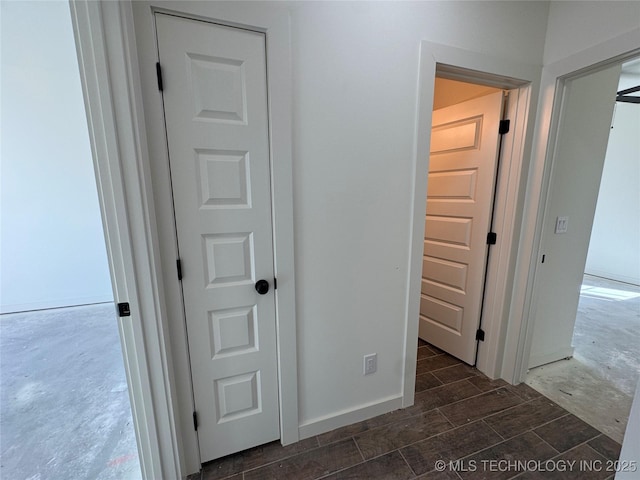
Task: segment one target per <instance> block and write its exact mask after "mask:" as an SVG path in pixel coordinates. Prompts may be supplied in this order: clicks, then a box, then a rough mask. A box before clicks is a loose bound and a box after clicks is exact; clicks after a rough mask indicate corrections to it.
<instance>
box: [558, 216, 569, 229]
mask: <svg viewBox="0 0 640 480" xmlns="http://www.w3.org/2000/svg"><path fill="white" fill-rule="evenodd" d="M568 228H569V217H557V218H556V231H555V233H567V230H568Z"/></svg>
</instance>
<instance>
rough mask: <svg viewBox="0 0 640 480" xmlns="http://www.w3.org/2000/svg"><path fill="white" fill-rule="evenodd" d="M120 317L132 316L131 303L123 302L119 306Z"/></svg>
mask: <svg viewBox="0 0 640 480" xmlns="http://www.w3.org/2000/svg"><path fill="white" fill-rule="evenodd" d="M118 316H119V317H130V316H131V308H130V307H129V302H123V303H119V304H118Z"/></svg>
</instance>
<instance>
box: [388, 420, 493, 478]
mask: <svg viewBox="0 0 640 480" xmlns="http://www.w3.org/2000/svg"><path fill="white" fill-rule="evenodd" d="M500 441H502V439H501V438H500V437H499V436H498V434H497V433H495V432H494V431H493V430H491V429H490V428H489V426H488V425H487V424H486V423H484V422H483V421H478V422H474V423H471V424H469V425H465V426H463V427H459V428H456V429H454V430H449V431H448V432H444V433H441V434H440V435H436V436H435V437H431V438H428V439H426V440H423V441H421V442H418V443H414V444H413V445H409V446H408V447H404V448H403V449H401V450H400V452H401V453H402V456H403V457H404V458H405V460H406V461H407V463H408V464H409V466H410V467H411V468H412V469H413V471H414V472H415V473H416V474H417V475H422V474H423V473H427V472H430V471H431V470H433V469H434V468H435V464H434V462H435V461H436V460H444V461H446V462H448V461H450V460H455V459H457V458H462V457H466V456H467V455H470V454H472V453H475V452H477V451H479V450H482V449H484V448H487V447H490V446H492V445H494V444H496V443H498V442H500Z"/></svg>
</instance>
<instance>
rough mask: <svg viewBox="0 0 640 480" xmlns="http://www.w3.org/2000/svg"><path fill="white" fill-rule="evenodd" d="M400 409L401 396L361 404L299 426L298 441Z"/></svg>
mask: <svg viewBox="0 0 640 480" xmlns="http://www.w3.org/2000/svg"><path fill="white" fill-rule="evenodd" d="M400 408H402V395H398V396H394V397H389V398H386V399H383V400H380V401H379V402H375V403H370V404H363V405H361V406H359V407H356V408H354V409H351V410H347V411H343V412H341V413H337V414H335V415H327V416H325V417H321V418H316V419H312V420H309V421H307V422H305V423H303V424H301V425H300V428H299V432H300V440H303V439H305V438H309V437H313V436H314V435H320V434H321V433H326V432H330V431H331V430H335V429H336V428H340V427H345V426H347V425H351V424H352V423H357V422H361V421H363V420H367V419H369V418H373V417H377V416H378V415H382V414H385V413H389V412H392V411H394V410H398V409H400Z"/></svg>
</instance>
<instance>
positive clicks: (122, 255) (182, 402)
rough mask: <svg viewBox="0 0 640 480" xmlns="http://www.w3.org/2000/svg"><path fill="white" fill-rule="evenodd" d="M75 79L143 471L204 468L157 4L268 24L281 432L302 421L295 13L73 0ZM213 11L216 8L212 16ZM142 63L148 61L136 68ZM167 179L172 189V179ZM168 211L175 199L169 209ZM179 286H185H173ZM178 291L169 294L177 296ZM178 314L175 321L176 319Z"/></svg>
mask: <svg viewBox="0 0 640 480" xmlns="http://www.w3.org/2000/svg"><path fill="white" fill-rule="evenodd" d="M70 8H71V14H72V19H73V25H74V35H75V38H76V48H77V52H78V61H79V65H80V72H81V80H82V85H83V92H84V98H85V105H86V109H87V120H88V124H89V131H90V140H91V146H92V151H93V157H94V165H95V170H96V180H97V184H98V192H99V198H100V205H101V211H102V217H103V224H104V228H105V236H106V239H107V251H108V258H109V263H110V267H111V272H112V281H113V284H114V293H115V299H116V302H122V301H128V302H129V303H130V306H131V317H128V318H125V319H124V320H122V319H121V321H120V322H119V326H120V334H121V339H122V342H123V354H124V357H125V371H126V374H127V380H128V383H129V389H130V397H131V404H132V414H133V419H134V428H135V430H136V438H137V441H138V449H139V452H140V463H141V467H142V474H143V478H149V479H152V478H184V477H185V476H186V475H188V474H191V473H194V472H197V471H198V470H199V469H200V458H199V449H198V447H197V437H196V432H195V431H194V429H193V420H192V412H193V398H192V393H191V391H192V389H191V374H190V369H189V357H188V349H187V344H186V333H185V325H184V322H183V321H182V319H183V312H182V307H181V297H180V295H178V294H176V289H177V287H176V285H177V276H176V275H175V259H176V258H177V257H176V256H175V255H176V254H175V245H176V243H175V228H173V230H170V229H168V225H169V224H172V221H168V220H167V218H166V217H167V216H166V212H167V210H166V207H167V201H168V200H170V196H168V195H170V193H169V194H168V191H170V184H169V182H168V177H167V176H164V174H166V170H163V169H162V168H157V167H158V165H160V166H162V165H167V167H166V168H168V154H167V152H166V142H165V141H164V127H163V117H162V113H161V110H162V104H161V101H160V92H159V91H158V89H157V85H156V78H155V65H154V64H155V62H156V61H157V49H156V45H155V31H154V29H153V25H154V12H155V11H163V12H165V13H172V14H176V13H178V14H180V15H181V16H187V17H189V18H195V19H200V20H207V21H212V22H215V23H222V24H226V25H230V26H241V27H243V28H247V29H250V30H256V31H259V32H262V33H265V35H266V39H267V42H266V48H267V59H268V64H267V88H268V102H269V129H270V131H269V138H270V153H271V188H272V206H271V207H272V213H273V218H272V222H273V231H274V267H275V274H276V276H277V278H278V280H279V282H278V290H277V293H276V329H277V332H276V336H277V342H278V345H277V358H278V377H279V379H278V380H279V381H278V384H279V385H278V388H279V397H280V434H281V441H282V443H283V444H289V443H293V442H296V441H297V440H298V439H299V432H298V385H297V378H298V377H297V350H296V349H297V346H296V318H295V277H294V239H293V183H292V153H291V148H292V142H291V137H292V108H291V106H292V88H291V82H292V75H291V44H290V19H289V13H288V11H287V9H286V8H285V7H282V8H279V9H273V8H264V7H261V6H260V5H253V6H251V7H250V8H247V7H245V6H243V5H237V4H236V5H229V4H228V3H224V4H223V3H216V4H210V3H207V4H205V5H202V4H198V3H197V2H194V3H189V4H184V3H182V2H179V1H178V2H163V3H162V6H161V7H160V6H158V8H156V7H155V6H154V5H153V4H152V2H142V1H141V2H94V1H92V0H71V1H70ZM212 12H213V14H214V17H213V18H212V17H211V15H212ZM141 66H149V68H141ZM167 187H168V190H167ZM170 212H171V214H173V210H172V209H171V210H170ZM177 290H178V292H179V291H180V290H179V289H177ZM177 297H178V298H179V300H180V303H176V298H177ZM175 319H178V321H175Z"/></svg>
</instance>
